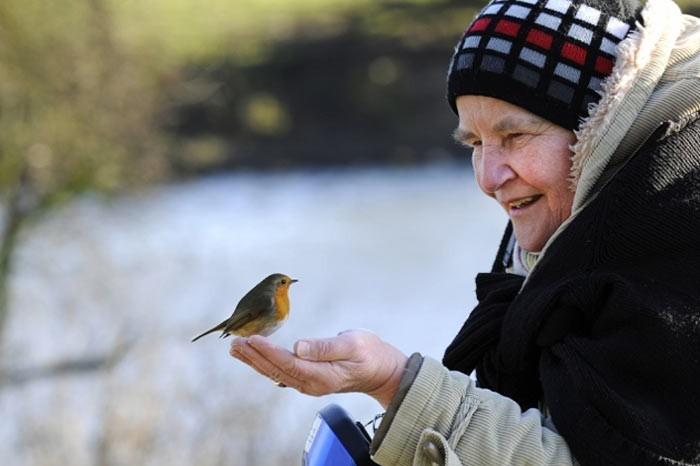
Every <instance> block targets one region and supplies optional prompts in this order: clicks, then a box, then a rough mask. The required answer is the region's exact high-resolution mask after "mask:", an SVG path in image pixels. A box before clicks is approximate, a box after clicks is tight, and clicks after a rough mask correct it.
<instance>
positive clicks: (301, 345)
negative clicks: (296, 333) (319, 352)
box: [294, 341, 310, 358]
mask: <svg viewBox="0 0 700 466" xmlns="http://www.w3.org/2000/svg"><path fill="white" fill-rule="evenodd" d="M309 351H310V348H309V344H308V343H307V342H305V341H297V343H296V345H294V353H296V355H297V356H299V357H300V358H308V357H309Z"/></svg>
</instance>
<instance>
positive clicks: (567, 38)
mask: <svg viewBox="0 0 700 466" xmlns="http://www.w3.org/2000/svg"><path fill="white" fill-rule="evenodd" d="M640 9H641V8H640V4H639V2H638V0H613V1H604V0H574V1H569V0H492V1H491V2H490V3H489V4H488V5H486V7H485V8H484V9H483V10H481V12H480V13H479V14H478V15H477V16H476V18H475V19H474V21H473V22H472V23H471V24H470V25H469V27H468V28H467V31H466V32H465V33H464V36H463V37H462V39H461V40H460V41H459V43H458V44H457V46H456V47H455V53H454V55H453V57H452V61H451V63H450V68H449V71H448V90H447V92H448V100H449V102H450V105H451V106H452V109H453V110H454V111H455V113H457V107H456V104H455V100H456V98H457V97H458V96H460V95H483V96H489V97H494V98H497V99H501V100H505V101H507V102H510V103H512V104H514V105H517V106H519V107H523V108H525V109H527V110H529V111H530V112H532V113H534V114H536V115H539V116H541V117H543V118H545V119H547V120H549V121H551V122H553V123H555V124H557V125H559V126H562V127H564V128H567V129H571V130H573V129H576V128H577V127H578V126H579V123H580V120H581V119H583V118H585V117H586V116H588V109H589V105H590V104H591V103H594V102H597V101H598V100H599V99H600V92H599V91H600V89H601V82H602V81H603V80H604V79H605V78H606V77H607V76H609V75H610V74H611V72H612V69H613V65H614V62H615V50H616V47H617V44H618V43H619V42H620V41H622V39H624V38H625V37H626V36H627V34H629V32H630V31H631V30H632V29H633V28H634V24H635V15H636V14H637V13H638V12H639V11H640Z"/></svg>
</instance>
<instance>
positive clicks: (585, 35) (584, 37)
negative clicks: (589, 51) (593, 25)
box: [569, 24, 593, 45]
mask: <svg viewBox="0 0 700 466" xmlns="http://www.w3.org/2000/svg"><path fill="white" fill-rule="evenodd" d="M569 37H573V38H574V39H576V40H579V41H581V42H584V43H586V44H589V45H590V43H591V40H592V39H593V31H591V30H590V29H588V28H585V27H583V26H579V25H578V24H572V25H571V27H570V28H569Z"/></svg>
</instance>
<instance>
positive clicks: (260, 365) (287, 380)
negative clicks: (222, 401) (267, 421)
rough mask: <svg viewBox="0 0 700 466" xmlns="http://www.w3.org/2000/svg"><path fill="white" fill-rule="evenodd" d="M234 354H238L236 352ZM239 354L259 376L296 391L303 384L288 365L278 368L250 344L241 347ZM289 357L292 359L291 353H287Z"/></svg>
mask: <svg viewBox="0 0 700 466" xmlns="http://www.w3.org/2000/svg"><path fill="white" fill-rule="evenodd" d="M236 352H238V350H237V351H236ZM287 353H289V352H287ZM240 354H241V356H242V357H243V358H245V359H247V361H248V362H247V363H246V364H248V365H249V366H251V367H252V368H253V369H255V370H256V371H257V372H258V373H259V374H261V375H263V376H265V377H268V378H270V379H272V380H274V381H275V382H281V383H282V384H284V385H286V386H288V387H292V388H297V389H298V388H299V387H301V386H302V385H303V383H302V382H301V381H300V380H299V379H298V378H297V377H295V375H294V371H293V370H290V367H289V366H288V365H287V366H285V367H280V366H278V365H277V364H275V363H273V362H272V361H270V359H268V358H267V357H266V356H265V355H263V354H261V353H260V352H259V351H258V350H257V349H256V348H254V347H253V346H252V345H251V344H250V342H247V343H246V344H244V345H242V347H241V348H240ZM289 355H290V356H291V357H292V358H293V356H292V355H291V353H289Z"/></svg>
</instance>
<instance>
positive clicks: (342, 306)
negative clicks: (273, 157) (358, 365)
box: [0, 165, 505, 466]
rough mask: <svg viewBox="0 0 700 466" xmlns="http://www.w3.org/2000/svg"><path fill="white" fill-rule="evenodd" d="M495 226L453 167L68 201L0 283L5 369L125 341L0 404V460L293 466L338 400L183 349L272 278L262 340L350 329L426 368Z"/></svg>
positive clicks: (204, 344) (375, 408)
mask: <svg viewBox="0 0 700 466" xmlns="http://www.w3.org/2000/svg"><path fill="white" fill-rule="evenodd" d="M504 225H505V215H504V213H502V212H501V211H500V209H499V207H498V206H497V205H496V203H495V202H494V201H492V200H491V199H488V198H486V197H485V196H484V195H483V194H481V193H480V192H479V191H478V189H477V187H476V185H475V183H474V181H473V179H472V176H471V174H470V172H469V171H468V170H467V168H466V166H454V165H447V166H444V165H441V166H430V167H422V168H411V169H372V170H359V171H342V172H327V173H294V174H273V175H253V174H241V175H231V176H221V177H214V178H207V179H203V180H200V181H196V182H192V183H187V184H180V185H174V186H168V187H163V188H158V189H155V190H150V191H148V192H143V193H140V194H138V195H130V196H126V197H120V198H117V199H113V200H109V201H106V200H101V199H96V198H92V197H85V198H82V199H80V200H79V201H78V202H76V203H73V204H71V205H70V206H68V207H66V208H63V209H61V210H60V211H57V212H55V213H53V214H51V215H50V216H48V217H46V218H45V219H44V220H43V221H41V222H40V223H39V224H36V225H34V226H32V227H31V228H30V229H29V230H28V231H27V235H26V236H25V237H24V239H23V242H22V245H21V248H20V250H19V252H18V255H17V262H16V271H15V274H14V276H13V279H12V281H11V286H12V295H11V298H12V314H11V319H10V321H9V323H8V325H9V326H8V328H7V333H6V335H7V336H6V338H5V341H4V345H5V346H4V353H3V354H4V355H5V357H7V358H9V359H8V361H11V362H10V365H13V366H17V367H33V366H39V365H42V364H45V363H49V362H52V361H56V360H59V359H62V358H71V357H80V356H83V355H95V354H101V353H102V352H104V351H108V350H109V349H110V348H112V347H113V346H114V345H115V344H116V343H117V342H119V341H121V340H124V339H126V340H129V341H132V342H133V345H132V346H131V349H130V350H129V351H128V353H126V355H125V356H124V358H123V359H121V360H120V361H119V362H118V363H117V365H116V366H115V367H114V368H113V369H111V370H109V371H102V372H99V373H94V374H90V375H81V376H73V377H64V378H52V379H47V380H43V381H38V382H32V383H30V384H27V385H23V386H21V387H19V388H9V389H5V390H4V391H0V412H1V413H2V418H3V422H2V423H0V458H3V462H2V463H3V464H13V465H35V464H42V465H43V464H72V465H83V464H85V465H87V464H152V465H161V464H169V465H171V466H172V465H186V464H187V465H189V464H198V465H204V464H211V465H213V464H227V465H253V466H256V465H276V464H298V463H299V458H300V454H301V449H302V448H303V441H304V438H305V436H306V433H307V430H308V428H309V427H310V425H311V422H312V419H313V416H314V414H315V412H316V410H317V409H319V408H320V407H322V406H323V405H325V404H326V403H330V402H337V403H340V404H342V405H343V406H345V407H346V408H347V409H348V410H349V411H351V412H352V414H353V415H355V416H356V417H357V418H358V419H361V420H369V419H371V417H372V416H373V415H374V414H376V413H378V412H379V411H380V410H381V408H380V406H379V405H378V404H377V403H376V402H374V401H373V400H371V399H369V398H368V397H365V396H362V395H357V394H346V395H334V396H329V397H323V398H311V397H307V396H304V395H301V394H298V393H296V392H294V391H292V390H291V389H280V388H277V387H275V386H274V385H273V384H272V383H271V382H270V381H268V380H266V379H263V378H262V377H260V376H258V375H257V374H256V373H254V372H253V371H252V370H251V369H249V368H248V367H246V366H244V365H242V364H241V363H239V362H237V361H235V360H233V359H232V358H231V357H230V356H229V355H228V340H226V341H222V340H219V339H217V338H216V337H215V336H209V337H206V338H204V339H202V340H200V341H198V342H197V343H194V344H193V343H190V339H191V337H192V336H194V335H195V334H197V333H199V332H201V331H203V330H205V329H206V328H208V327H210V326H212V325H214V324H216V323H218V322H219V321H221V320H223V319H224V318H226V317H228V315H229V314H230V313H231V311H232V309H233V306H235V304H236V302H237V301H238V299H239V298H240V296H242V294H243V293H245V291H247V290H248V289H249V288H250V287H251V286H252V285H254V284H255V283H257V282H258V281H259V280H260V279H262V278H263V277H265V276H266V275H268V274H270V273H273V272H282V273H286V274H289V275H291V276H292V277H295V278H299V279H300V282H299V283H298V284H295V285H294V286H293V287H292V290H291V293H290V296H291V300H292V315H291V318H290V319H289V321H288V322H287V324H286V326H284V327H283V328H282V329H281V330H279V331H278V332H277V333H276V334H274V335H273V336H272V337H271V338H272V339H273V340H274V341H275V342H277V343H279V344H281V345H285V346H287V347H291V345H292V344H293V342H294V341H295V340H296V339H298V338H301V337H323V336H331V335H334V334H336V333H337V332H339V331H341V330H345V329H348V328H356V327H363V328H367V329H371V330H373V331H375V332H376V333H378V334H379V335H380V336H382V338H384V339H385V340H387V341H389V342H390V343H393V344H394V345H396V346H398V347H399V348H401V349H402V350H403V351H405V352H406V353H411V352H414V351H420V352H422V353H424V354H426V355H429V356H432V357H435V358H440V357H441V355H442V351H443V349H444V347H445V346H446V345H447V344H448V343H449V342H450V340H451V338H452V337H453V336H454V334H455V333H456V331H457V330H458V329H459V326H460V325H461V324H462V322H463V321H464V319H465V317H466V315H467V313H468V311H469V310H470V309H471V307H472V306H473V304H474V301H475V298H474V293H473V290H474V285H473V279H474V275H475V274H476V273H477V272H478V271H484V270H487V269H488V268H489V266H490V264H491V261H492V257H493V254H494V252H495V250H496V247H497V244H498V241H499V239H500V235H501V232H502V228H503V226H504Z"/></svg>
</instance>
